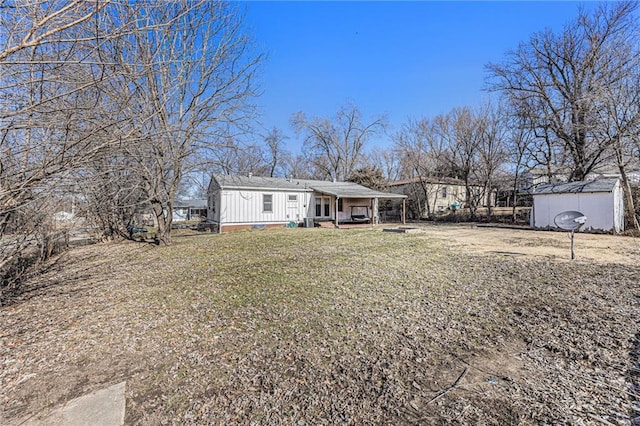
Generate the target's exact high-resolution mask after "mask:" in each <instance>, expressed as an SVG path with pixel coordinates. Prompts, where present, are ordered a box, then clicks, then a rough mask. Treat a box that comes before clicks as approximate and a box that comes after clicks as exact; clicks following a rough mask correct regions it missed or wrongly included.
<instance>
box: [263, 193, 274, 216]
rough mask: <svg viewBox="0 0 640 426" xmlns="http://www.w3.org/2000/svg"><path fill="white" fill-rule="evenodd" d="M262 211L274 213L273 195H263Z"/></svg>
mask: <svg viewBox="0 0 640 426" xmlns="http://www.w3.org/2000/svg"><path fill="white" fill-rule="evenodd" d="M262 211H263V212H264V213H273V195H271V194H262Z"/></svg>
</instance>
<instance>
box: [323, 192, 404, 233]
mask: <svg viewBox="0 0 640 426" xmlns="http://www.w3.org/2000/svg"><path fill="white" fill-rule="evenodd" d="M313 189H314V191H315V192H316V193H317V199H321V198H325V199H326V198H329V199H330V200H331V202H330V204H329V208H331V210H333V211H332V212H331V213H332V214H331V215H330V217H329V218H325V220H324V221H325V222H327V221H331V222H332V223H333V224H334V225H335V226H336V227H343V226H344V227H362V226H372V225H377V224H378V223H380V215H379V206H380V200H392V199H398V200H402V216H401V218H400V219H401V221H402V223H403V224H404V223H406V198H407V196H406V195H403V194H393V193H388V192H382V191H376V190H373V189H369V188H365V187H363V186H361V185H357V184H355V183H351V182H340V183H336V182H331V183H329V182H328V185H326V186H323V185H314V187H313Z"/></svg>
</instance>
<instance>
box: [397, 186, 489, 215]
mask: <svg viewBox="0 0 640 426" xmlns="http://www.w3.org/2000/svg"><path fill="white" fill-rule="evenodd" d="M470 189H471V191H472V194H473V195H476V196H477V197H478V198H479V197H480V195H481V193H482V187H481V186H477V185H474V186H471V188H470ZM389 190H390V191H392V192H395V193H398V194H404V195H407V196H408V198H409V202H410V204H411V207H412V210H413V212H412V213H413V216H414V219H421V218H424V217H429V216H432V215H434V214H438V213H445V212H447V211H448V210H452V209H457V208H461V207H464V206H465V205H466V204H467V200H466V188H465V185H464V181H462V180H460V179H454V178H446V177H419V178H418V177H417V178H412V179H405V180H399V181H395V182H392V183H390V184H389ZM482 201H484V200H480V203H479V204H483V203H482Z"/></svg>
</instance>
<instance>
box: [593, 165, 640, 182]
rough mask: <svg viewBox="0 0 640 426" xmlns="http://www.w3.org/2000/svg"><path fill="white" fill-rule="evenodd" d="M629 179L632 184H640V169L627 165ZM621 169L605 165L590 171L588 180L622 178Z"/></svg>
mask: <svg viewBox="0 0 640 426" xmlns="http://www.w3.org/2000/svg"><path fill="white" fill-rule="evenodd" d="M626 175H627V179H628V180H629V183H630V184H631V185H638V184H640V170H638V169H637V168H631V167H627V170H626ZM620 177H621V176H620V169H619V168H618V167H617V166H604V167H600V168H598V169H597V170H595V171H593V172H591V173H589V176H588V180H596V179H614V178H620Z"/></svg>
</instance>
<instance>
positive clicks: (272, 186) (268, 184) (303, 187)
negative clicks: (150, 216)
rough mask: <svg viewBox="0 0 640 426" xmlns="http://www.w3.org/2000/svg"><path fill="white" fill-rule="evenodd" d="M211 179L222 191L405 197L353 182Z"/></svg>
mask: <svg viewBox="0 0 640 426" xmlns="http://www.w3.org/2000/svg"><path fill="white" fill-rule="evenodd" d="M213 179H215V181H216V182H217V183H218V185H219V186H220V188H222V189H247V190H255V189H262V190H272V191H303V192H320V193H322V194H327V195H333V196H335V197H339V198H387V199H388V198H406V195H401V194H392V193H389V192H382V191H375V190H373V189H370V188H367V187H365V186H362V185H358V184H357V183H353V182H330V181H324V180H310V179H283V178H271V177H260V176H231V175H214V176H213Z"/></svg>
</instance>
